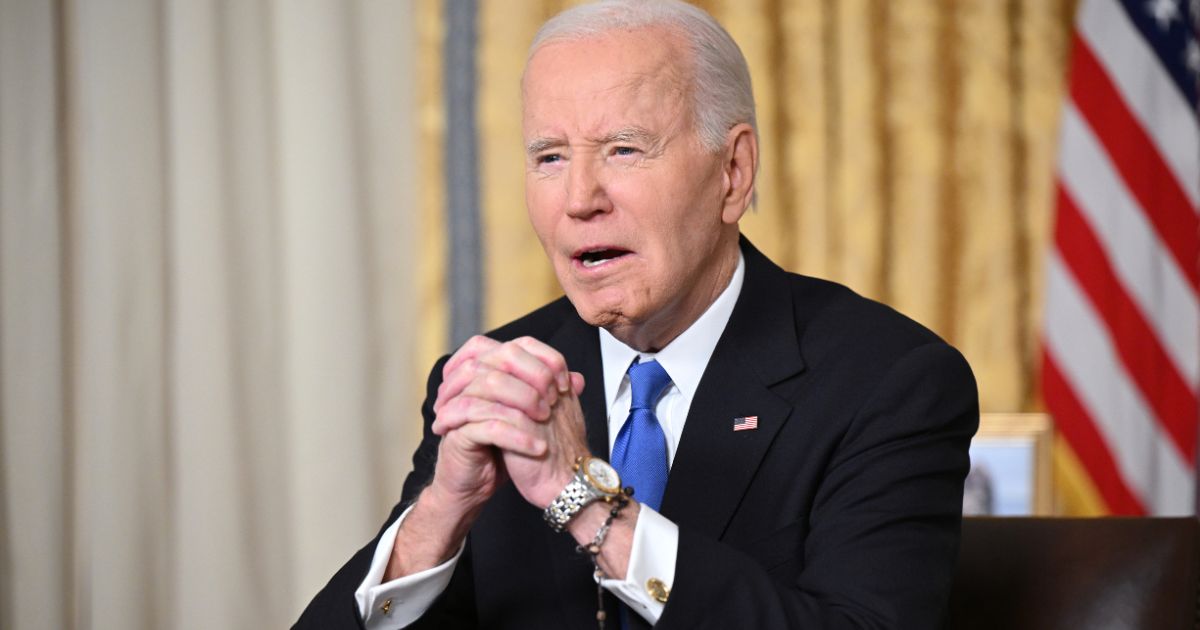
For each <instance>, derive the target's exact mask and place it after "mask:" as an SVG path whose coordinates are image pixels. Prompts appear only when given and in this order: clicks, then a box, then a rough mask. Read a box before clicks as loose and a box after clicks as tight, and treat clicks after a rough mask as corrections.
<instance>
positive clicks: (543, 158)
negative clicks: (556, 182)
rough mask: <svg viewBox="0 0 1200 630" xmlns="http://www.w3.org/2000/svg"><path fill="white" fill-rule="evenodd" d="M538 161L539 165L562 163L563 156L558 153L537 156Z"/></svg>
mask: <svg viewBox="0 0 1200 630" xmlns="http://www.w3.org/2000/svg"><path fill="white" fill-rule="evenodd" d="M536 160H537V163H538V165H542V164H554V163H555V162H560V161H562V156H561V155H559V154H557V153H546V154H544V155H539V156H537V158H536Z"/></svg>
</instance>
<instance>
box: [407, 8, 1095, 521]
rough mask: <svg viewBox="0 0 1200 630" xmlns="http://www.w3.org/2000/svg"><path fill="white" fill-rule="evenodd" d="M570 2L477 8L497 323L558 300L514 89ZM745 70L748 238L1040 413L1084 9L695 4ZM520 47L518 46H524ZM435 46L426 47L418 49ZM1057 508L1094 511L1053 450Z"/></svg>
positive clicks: (1089, 495)
mask: <svg viewBox="0 0 1200 630" xmlns="http://www.w3.org/2000/svg"><path fill="white" fill-rule="evenodd" d="M573 4H576V2H574V1H571V0H538V1H529V2H522V3H515V4H510V3H490V2H488V3H481V16H480V24H479V64H480V68H481V72H480V76H481V81H480V85H479V94H480V96H479V98H480V103H479V121H480V130H481V136H482V138H481V142H482V145H481V155H482V160H483V163H482V164H481V167H480V169H481V173H483V176H482V177H483V182H482V187H483V189H482V203H483V208H482V213H483V221H484V224H485V226H486V230H485V231H484V234H485V250H486V252H485V254H486V258H485V260H486V261H487V264H486V265H485V271H486V274H487V276H486V277H487V280H486V292H487V295H486V296H485V301H484V303H485V313H484V315H485V321H486V322H487V323H488V324H489V325H497V324H499V323H501V322H504V321H507V320H509V319H511V318H512V317H515V316H517V315H519V314H521V313H524V312H526V311H528V310H529V309H531V308H532V307H534V306H536V305H538V304H541V303H543V302H545V301H547V300H549V299H551V298H552V297H553V296H555V295H557V294H558V293H559V291H560V290H559V288H558V286H557V283H556V281H555V279H554V277H553V273H552V271H551V270H550V268H549V266H548V265H546V264H545V263H544V261H543V256H542V254H541V252H540V247H539V245H538V243H537V240H536V238H535V237H534V235H533V233H532V231H531V230H530V229H529V227H528V225H527V221H526V219H525V216H524V212H523V208H522V204H521V203H520V200H521V199H522V179H523V165H522V163H521V160H520V158H519V156H520V126H519V123H520V99H519V96H520V95H519V90H518V78H519V76H520V72H521V66H522V64H523V63H524V59H525V48H524V42H528V41H529V40H530V39H531V37H532V35H533V33H534V32H535V31H536V29H537V27H538V26H539V24H540V23H541V22H542V21H543V20H544V19H546V18H547V17H549V16H551V15H553V14H554V13H556V12H557V11H559V10H561V9H563V8H565V7H566V6H569V5H573ZM697 4H699V5H700V6H703V7H704V8H705V9H707V10H709V11H710V12H711V13H712V14H713V15H714V16H716V17H717V19H718V20H719V21H720V22H721V23H722V24H724V25H725V27H726V28H727V29H728V30H729V31H730V33H731V34H732V35H733V37H734V39H736V40H737V41H738V43H739V45H740V46H741V47H742V50H743V52H744V53H745V54H746V57H747V59H748V61H749V63H750V66H751V68H750V70H751V74H752V76H753V79H754V89H755V96H756V101H757V105H758V116H759V121H760V132H761V135H762V158H763V163H762V170H761V172H760V177H759V203H758V210H757V212H755V213H754V214H752V215H751V216H749V218H747V219H746V220H744V221H743V231H744V232H745V233H746V234H747V235H748V236H749V237H750V238H751V239H752V240H753V241H754V242H755V243H756V244H758V245H759V247H760V248H762V249H763V250H764V251H765V252H766V253H767V254H769V255H770V256H771V257H772V258H773V259H774V260H776V261H777V262H779V263H780V264H782V265H783V266H784V267H786V268H788V269H791V270H793V271H797V272H800V273H807V274H811V275H816V276H821V277H826V278H830V279H833V280H836V281H839V282H843V283H845V284H847V285H849V286H850V287H852V288H854V289H855V290H857V291H859V292H860V293H863V294H864V295H867V296H868V297H872V298H875V299H878V300H881V301H883V302H885V303H888V304H891V305H893V306H895V307H896V308H897V309H899V310H900V311H902V312H904V313H906V314H908V315H909V316H911V317H913V318H915V319H917V320H918V321H920V322H921V323H923V324H925V325H926V326H929V327H930V328H932V329H933V330H934V331H936V332H938V333H939V334H941V335H942V336H943V337H945V338H947V339H948V340H950V341H951V342H952V343H954V344H955V345H956V346H958V347H959V348H960V349H961V350H962V351H963V352H964V354H965V355H966V356H967V358H968V360H969V361H970V363H971V365H972V367H973V368H974V369H975V373H976V376H977V378H978V379H979V384H980V397H981V402H982V405H983V409H984V411H991V412H1013V411H1032V410H1037V409H1038V408H1039V406H1040V401H1039V400H1038V398H1037V391H1036V383H1037V381H1036V379H1037V371H1036V366H1037V360H1036V359H1037V338H1038V334H1039V330H1040V321H1041V301H1042V282H1041V276H1042V268H1041V267H1042V265H1041V260H1042V255H1043V252H1044V249H1045V245H1046V239H1047V232H1048V225H1049V221H1050V217H1051V211H1052V202H1053V197H1052V187H1053V178H1054V164H1055V150H1056V144H1057V143H1056V140H1057V133H1058V132H1057V129H1058V115H1059V108H1060V105H1061V97H1062V93H1063V86H1064V79H1065V73H1066V66H1067V61H1068V54H1069V42H1070V37H1069V36H1070V28H1071V23H1072V19H1073V15H1074V9H1075V4H1076V0H893V1H888V0H782V1H781V0H698V1H697ZM514 42H521V43H522V45H521V46H517V45H514ZM436 54H437V51H436V49H434V48H431V47H429V46H428V45H427V44H426V45H423V48H422V58H423V59H426V58H434V57H436ZM1057 449H1058V451H1057V453H1056V466H1057V468H1058V472H1059V482H1060V484H1059V486H1060V489H1061V492H1060V494H1059V497H1060V498H1061V499H1062V500H1063V503H1062V505H1061V506H1060V509H1061V510H1062V511H1064V512H1068V513H1087V512H1094V511H1095V510H1096V509H1098V507H1099V506H1100V503H1099V502H1098V501H1097V500H1096V496H1095V494H1094V492H1092V491H1091V489H1090V488H1088V487H1087V484H1086V482H1085V480H1084V479H1083V478H1082V477H1081V476H1080V475H1079V474H1078V464H1077V462H1076V460H1075V459H1074V457H1073V455H1072V454H1071V453H1070V452H1069V451H1068V450H1066V449H1065V448H1064V447H1062V446H1058V447H1057Z"/></svg>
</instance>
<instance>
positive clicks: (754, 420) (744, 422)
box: [733, 416, 758, 431]
mask: <svg viewBox="0 0 1200 630" xmlns="http://www.w3.org/2000/svg"><path fill="white" fill-rule="evenodd" d="M757 428H758V416H745V417H742V418H734V419H733V430H734V431H753V430H755V429H757Z"/></svg>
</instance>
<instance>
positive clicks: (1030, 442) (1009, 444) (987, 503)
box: [963, 413, 1054, 516]
mask: <svg viewBox="0 0 1200 630" xmlns="http://www.w3.org/2000/svg"><path fill="white" fill-rule="evenodd" d="M1053 434H1054V426H1053V423H1052V422H1051V420H1050V416H1049V415H1047V414H1044V413H985V414H982V415H981V416H980V421H979V431H978V433H976V434H975V439H973V440H972V441H971V450H970V454H971V473H970V474H969V475H968V476H967V483H966V488H965V490H964V494H963V514H964V515H971V516H984V515H989V516H1049V515H1051V514H1053V512H1054V496H1053V487H1054V482H1053V462H1052V448H1053V439H1054V435H1053Z"/></svg>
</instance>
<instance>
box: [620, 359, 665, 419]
mask: <svg viewBox="0 0 1200 630" xmlns="http://www.w3.org/2000/svg"><path fill="white" fill-rule="evenodd" d="M670 385H671V377H670V376H669V375H668V374H667V371H666V370H664V369H663V366H662V365H661V364H659V362H658V361H646V362H645V363H641V362H639V361H634V363H633V365H630V366H629V386H630V388H631V389H632V390H633V391H632V393H633V396H632V398H633V402H632V404H631V405H630V409H631V410H632V409H648V410H650V411H653V410H654V405H655V404H657V403H658V399H659V398H661V397H662V395H663V392H665V391H666V390H667V387H669V386H670Z"/></svg>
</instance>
